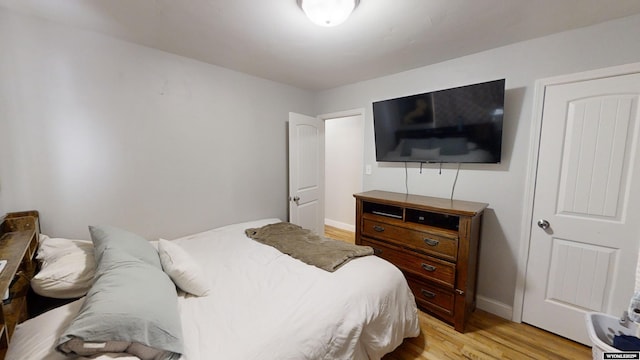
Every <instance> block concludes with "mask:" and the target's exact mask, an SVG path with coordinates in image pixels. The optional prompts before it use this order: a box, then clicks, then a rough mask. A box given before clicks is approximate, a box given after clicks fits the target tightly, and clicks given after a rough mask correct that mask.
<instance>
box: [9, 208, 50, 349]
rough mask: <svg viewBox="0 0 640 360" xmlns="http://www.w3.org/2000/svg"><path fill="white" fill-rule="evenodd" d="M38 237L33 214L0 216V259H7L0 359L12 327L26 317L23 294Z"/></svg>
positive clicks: (28, 212) (27, 285)
mask: <svg viewBox="0 0 640 360" xmlns="http://www.w3.org/2000/svg"><path fill="white" fill-rule="evenodd" d="M39 234H40V225H39V215H38V212H37V211H24V212H14V213H8V214H6V215H4V216H1V217H0V259H3V260H7V264H6V265H5V267H4V269H3V270H2V272H0V294H2V295H3V302H2V303H1V304H0V308H1V309H2V311H0V334H1V336H2V337H1V339H0V359H4V355H5V352H6V350H7V347H8V346H9V343H10V342H11V336H12V335H13V330H14V329H15V326H16V325H17V324H18V323H20V322H22V321H24V320H26V319H27V318H28V317H29V312H28V309H27V293H28V290H29V286H30V281H31V278H33V275H34V273H35V271H36V263H35V254H36V250H37V247H38V237H39Z"/></svg>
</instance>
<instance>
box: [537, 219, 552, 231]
mask: <svg viewBox="0 0 640 360" xmlns="http://www.w3.org/2000/svg"><path fill="white" fill-rule="evenodd" d="M549 226H550V224H549V222H548V221H547V220H545V219H540V220H538V227H540V229H542V230H547V229H548V228H549Z"/></svg>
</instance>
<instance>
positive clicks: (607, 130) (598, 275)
mask: <svg viewBox="0 0 640 360" xmlns="http://www.w3.org/2000/svg"><path fill="white" fill-rule="evenodd" d="M639 94H640V74H638V73H634V74H625V75H620V76H609V77H604V78H596V79H589V80H583V81H577V82H569V83H559V84H550V85H547V86H546V87H545V89H544V102H543V103H544V104H543V110H542V127H541V135H540V146H539V156H538V165H537V174H536V182H535V195H534V205H533V212H532V213H533V218H532V219H531V220H532V224H531V234H530V236H531V238H530V243H529V257H528V259H529V260H528V263H527V269H526V281H525V291H524V302H523V313H522V320H523V321H524V322H527V323H529V324H532V325H535V326H538V327H541V328H544V329H546V330H549V331H551V332H554V333H557V334H559V335H562V336H564V337H567V338H570V339H573V340H575V341H578V342H581V343H584V344H590V341H589V338H588V335H587V331H586V325H585V320H584V314H585V313H586V312H589V311H597V312H605V313H610V314H614V315H618V316H619V315H621V314H622V312H623V310H625V309H626V308H627V306H628V305H629V300H630V299H631V296H632V294H633V291H634V283H635V270H636V260H637V255H638V242H639V236H640V233H639V230H640V206H639V205H640V196H639V195H640V186H638V183H640V161H639V156H638V128H639V122H640V119H639V118H640V115H639V110H638V101H639ZM545 227H546V229H544V228H545Z"/></svg>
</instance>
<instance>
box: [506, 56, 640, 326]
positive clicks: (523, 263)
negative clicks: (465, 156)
mask: <svg viewBox="0 0 640 360" xmlns="http://www.w3.org/2000/svg"><path fill="white" fill-rule="evenodd" d="M638 72H640V62H638V63H632V64H626V65H620V66H613V67H608V68H604V69H598V70H590V71H585V72H579V73H575V74H569V75H560V76H555V77H550V78H544V79H539V80H537V81H536V83H535V92H534V95H533V112H532V121H531V136H530V140H529V159H528V161H527V173H526V178H525V191H524V195H525V196H524V199H523V200H524V201H523V204H524V211H523V214H522V223H521V229H522V231H521V235H520V239H521V243H520V250H519V254H518V262H517V264H518V265H517V276H516V290H515V294H514V299H513V313H512V318H511V320H512V321H514V322H518V323H520V322H522V311H523V305H524V295H525V285H526V284H525V282H526V275H527V262H528V260H529V244H530V242H531V231H532V229H533V225H532V224H533V201H534V196H535V190H536V177H537V174H538V156H539V151H540V136H541V132H542V112H543V106H544V95H545V90H546V88H547V87H548V86H551V85H561V84H568V83H575V82H581V81H587V80H595V79H600V78H607V77H612V76H620V75H628V74H634V73H638Z"/></svg>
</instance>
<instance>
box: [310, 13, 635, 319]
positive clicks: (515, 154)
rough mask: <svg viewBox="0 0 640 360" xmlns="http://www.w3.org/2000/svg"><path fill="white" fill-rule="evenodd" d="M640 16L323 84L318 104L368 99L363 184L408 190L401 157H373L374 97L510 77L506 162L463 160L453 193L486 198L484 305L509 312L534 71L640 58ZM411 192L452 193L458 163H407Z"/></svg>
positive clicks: (325, 108) (340, 105) (544, 73)
mask: <svg viewBox="0 0 640 360" xmlns="http://www.w3.org/2000/svg"><path fill="white" fill-rule="evenodd" d="M638 29H640V16H634V17H628V18H624V19H620V20H617V21H612V22H608V23H604V24H600V25H597V26H592V27H588V28H583V29H578V30H575V31H569V32H565V33H561V34H556V35H553V36H548V37H545V38H540V39H535V40H531V41H526V42H521V43H518V44H515V45H511V46H506V47H502V48H498V49H494V50H491V51H486V52H482V53H478V54H475V55H471V56H466V57H461V58H458V59H454V60H451V61H447V62H443V63H439V64H435V65H432V66H426V67H422V68H419V69H415V70H412V71H407V72H403V73H399V74H395V75H392V76H387V77H382V78H377V79H373V80H370V81H365V82H361V83H357V84H353V85H349V86H344V87H340V88H336V89H332V90H328V91H325V92H322V93H320V94H319V95H318V97H317V107H318V110H319V112H321V113H327V112H332V111H337V110H340V109H349V108H358V107H364V108H365V109H366V113H365V143H364V159H365V161H364V163H365V165H366V164H372V165H373V173H372V175H370V176H366V175H365V176H364V187H363V189H364V190H365V191H366V190H371V189H381V190H389V191H397V192H404V191H405V170H404V165H402V164H400V165H394V164H389V163H376V162H375V148H374V135H373V119H372V105H371V104H372V102H373V101H377V100H383V99H389V98H394V97H399V96H404V95H410V94H416V93H420V92H426V91H432V90H438V89H444V88H448V87H454V86H459V85H466V84H471V83H476V82H481V81H487V80H494V79H499V78H506V87H507V92H506V104H505V119H504V134H503V150H502V151H503V153H502V159H503V162H502V163H501V164H499V165H470V164H463V165H462V167H461V170H460V176H459V178H458V183H457V186H456V190H455V198H456V199H463V200H471V201H479V202H486V203H489V209H488V211H487V212H486V213H485V217H484V222H483V229H482V243H481V250H480V265H479V266H480V269H479V279H478V287H479V288H478V293H479V299H478V300H479V306H481V307H483V308H485V309H487V310H489V311H492V312H494V313H497V314H499V315H502V316H505V317H510V316H511V314H510V312H511V310H512V305H513V297H514V291H515V283H516V275H517V274H516V270H517V269H516V266H517V260H518V253H519V251H520V244H521V241H522V240H521V238H520V237H521V227H522V214H523V211H522V206H523V199H524V194H523V193H524V184H525V177H526V171H527V160H528V156H529V145H530V144H529V140H530V130H531V125H530V124H531V115H532V101H533V92H534V83H535V80H536V79H539V78H544V77H550V76H553V75H559V74H565V73H573V72H579V71H584V70H590V69H596V68H602V67H607V66H613V65H620V64H625V63H631V62H637V61H640V37H639V36H638ZM408 172H409V177H408V183H409V192H410V193H414V194H422V195H429V196H438V197H446V198H448V197H449V196H450V193H451V189H452V183H453V179H454V176H455V165H445V166H443V170H442V174H441V175H440V173H439V169H438V166H437V165H429V166H427V167H426V168H425V170H424V171H423V173H422V174H419V169H418V167H417V164H413V165H411V167H410V168H409V171H408Z"/></svg>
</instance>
